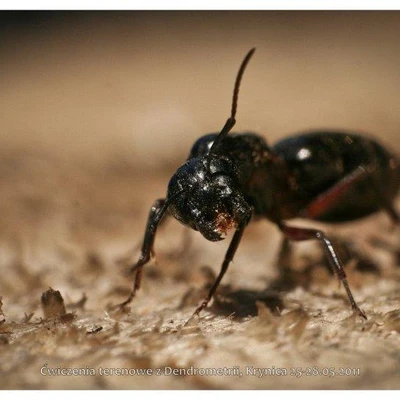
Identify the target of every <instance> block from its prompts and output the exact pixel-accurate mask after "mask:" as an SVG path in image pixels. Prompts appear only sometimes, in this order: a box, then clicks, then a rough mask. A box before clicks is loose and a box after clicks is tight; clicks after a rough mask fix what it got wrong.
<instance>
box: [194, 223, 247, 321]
mask: <svg viewBox="0 0 400 400" xmlns="http://www.w3.org/2000/svg"><path fill="white" fill-rule="evenodd" d="M249 219H250V218H249ZM249 219H248V220H249ZM248 220H246V221H244V222H242V223H241V224H240V225H239V227H238V228H237V229H236V232H235V234H234V235H233V238H232V241H231V243H230V245H229V247H228V250H227V252H226V254H225V258H224V261H223V263H222V266H221V271H220V273H219V275H218V277H217V279H216V280H215V282H214V285H213V286H212V288H211V289H210V291H209V293H208V296H207V297H206V298H205V299H204V300H203V302H202V303H201V304H200V306H199V307H197V309H196V311H195V312H194V313H193V315H192V317H191V318H193V317H194V316H195V315H198V314H200V312H201V311H202V310H203V309H204V308H206V307H207V305H208V303H209V302H210V300H211V299H212V298H213V296H214V294H215V292H216V290H217V288H218V286H219V284H220V283H221V280H222V278H223V277H224V275H225V272H226V271H227V270H228V267H229V264H230V262H231V261H232V260H233V257H234V256H235V253H236V250H237V248H238V247H239V243H240V240H241V239H242V236H243V232H244V228H245V227H246V225H247V223H248ZM191 318H190V319H191Z"/></svg>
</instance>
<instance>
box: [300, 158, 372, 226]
mask: <svg viewBox="0 0 400 400" xmlns="http://www.w3.org/2000/svg"><path fill="white" fill-rule="evenodd" d="M369 174H370V170H369V168H368V167H366V166H364V165H360V166H359V167H358V168H356V169H355V170H354V171H353V172H351V173H350V174H348V175H346V176H345V177H344V178H343V179H341V180H340V181H339V182H337V183H336V184H335V185H334V186H332V187H331V188H330V189H328V190H327V191H325V192H323V193H321V194H320V195H319V196H317V198H315V199H314V200H313V201H312V202H311V203H310V204H308V205H307V207H306V208H304V209H303V210H301V211H300V213H299V217H301V218H309V219H315V218H318V217H319V216H321V215H323V214H325V213H326V212H327V211H329V210H331V209H332V208H333V207H334V206H335V205H336V204H337V203H338V201H339V200H340V197H341V196H343V195H344V194H346V192H347V191H348V190H349V189H351V188H352V187H353V185H354V184H355V183H356V182H358V181H360V180H362V179H365V178H366V177H367V176H368V175H369Z"/></svg>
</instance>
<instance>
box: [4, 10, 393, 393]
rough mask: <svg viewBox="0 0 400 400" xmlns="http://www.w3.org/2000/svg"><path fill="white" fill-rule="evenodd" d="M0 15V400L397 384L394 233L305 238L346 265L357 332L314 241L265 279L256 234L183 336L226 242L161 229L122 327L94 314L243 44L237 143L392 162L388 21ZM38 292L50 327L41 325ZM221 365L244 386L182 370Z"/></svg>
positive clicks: (263, 242) (352, 227) (228, 84)
mask: <svg viewBox="0 0 400 400" xmlns="http://www.w3.org/2000/svg"><path fill="white" fill-rule="evenodd" d="M0 17H1V22H2V23H1V24H0V26H1V27H0V30H1V35H0V37H1V39H0V53H1V55H2V56H1V61H0V72H1V73H0V110H1V111H0V115H1V118H0V124H1V125H0V132H1V134H0V193H1V196H0V215H1V218H0V271H1V280H0V296H1V297H2V300H1V301H2V307H1V310H2V313H3V314H4V315H3V316H2V315H1V314H0V320H1V321H2V323H1V324H0V348H1V350H0V351H1V359H2V362H1V367H0V371H1V373H0V388H4V389H5V388H9V389H10V388H11V389H16V388H20V389H22V388H24V389H25V388H31V389H47V388H49V389H50V388H51V389H67V388H68V389H70V388H76V389H77V388H91V389H101V388H124V389H139V388H140V389H163V388H164V389H166V388H171V389H189V388H190V389H196V388H231V389H239V388H240V389H244V388H247V389H252V388H254V389H261V388H264V389H281V388H282V389H283V388H287V389H305V388H319V389H328V388H329V389H333V388H334V389H345V388H351V389H372V388H373V389H377V388H385V389H399V388H400V384H399V382H400V379H399V372H398V371H399V368H400V359H399V354H400V296H399V288H400V283H399V277H400V269H399V261H398V251H399V239H398V238H399V230H398V229H392V227H391V225H390V223H389V220H388V218H387V217H386V216H385V215H383V214H380V213H378V214H376V215H374V216H371V217H370V218H367V219H365V220H363V221H359V222H356V223H354V224H346V225H345V226H341V227H337V226H334V227H333V226H324V225H318V226H320V227H324V229H325V230H326V231H327V232H328V233H330V234H331V235H332V234H334V236H335V237H340V238H341V240H340V241H345V240H348V239H351V240H352V245H353V246H355V247H356V248H357V249H358V250H357V252H358V253H359V255H361V256H360V257H361V261H360V257H359V258H357V257H356V259H353V260H350V259H348V258H346V259H347V260H348V261H349V262H348V263H347V271H348V275H349V281H350V285H351V287H352V289H353V291H354V295H355V297H356V299H357V300H358V302H359V304H360V306H361V307H362V308H363V309H364V310H365V312H366V314H367V315H368V320H367V321H364V320H361V319H360V318H359V317H357V316H354V315H352V312H351V310H350V308H349V305H348V302H347V299H346V297H345V294H344V290H343V288H342V287H339V286H338V283H337V281H336V280H335V278H334V277H333V276H331V275H329V273H328V270H327V268H326V265H325V264H326V260H324V258H323V257H322V255H321V253H320V250H319V248H318V246H317V245H316V244H315V243H303V244H298V245H296V246H294V248H293V253H292V255H291V257H286V259H285V262H284V265H281V266H280V268H278V266H277V255H278V252H279V247H280V240H281V237H280V235H279V234H278V232H277V230H276V229H275V228H274V227H273V226H271V224H269V223H267V222H259V223H255V224H253V225H252V226H251V227H249V229H248V231H247V232H246V234H245V238H244V240H243V243H242V245H241V246H240V248H239V251H238V253H237V255H236V257H235V260H234V263H233V264H232V265H231V267H230V269H229V271H228V273H227V275H226V277H225V278H224V281H223V284H222V286H221V290H220V292H219V296H218V297H217V299H216V301H215V302H214V304H213V306H212V307H210V308H209V309H207V310H205V311H204V312H203V314H202V315H201V318H200V319H199V320H194V321H191V322H190V323H189V324H188V325H186V326H183V324H184V322H185V321H187V320H188V318H189V317H190V315H191V313H192V312H193V310H194V309H195V307H196V305H197V304H198V303H199V301H200V299H201V298H202V297H203V296H204V294H205V293H206V290H207V287H208V285H209V282H210V280H211V279H212V275H213V272H212V271H214V273H216V272H217V271H218V269H219V266H220V263H221V261H222V259H223V255H224V252H225V250H226V247H227V245H228V243H227V241H223V242H220V243H208V242H206V241H205V239H203V238H202V237H201V236H200V235H199V234H197V233H196V232H188V231H186V230H185V229H184V228H183V227H182V226H181V225H179V224H178V223H177V222H175V221H172V220H171V221H169V222H167V223H166V224H165V226H163V227H161V228H160V231H159V234H158V236H157V240H156V251H157V265H156V264H155V263H154V262H152V263H151V264H149V265H148V266H147V267H146V269H145V274H144V279H143V286H142V289H141V291H140V293H139V295H138V297H137V298H136V299H135V301H134V302H133V303H132V306H131V311H130V312H127V313H120V312H115V311H110V305H113V304H116V303H118V302H120V301H122V300H123V299H124V298H125V296H127V294H128V292H129V289H130V285H131V281H130V279H129V278H126V277H124V275H123V271H124V266H123V265H121V264H120V263H118V260H119V259H121V257H124V256H127V255H130V254H131V255H132V261H134V260H135V259H136V258H137V257H138V250H139V247H140V244H141V241H142V237H143V233H144V227H145V223H146V218H147V214H148V210H149V208H150V206H151V204H152V202H153V200H154V199H156V198H159V197H163V196H164V194H165V189H166V185H167V183H168V180H169V178H170V176H171V175H172V174H173V172H174V170H175V169H176V168H177V167H178V166H179V165H180V164H181V163H182V162H183V160H184V159H185V157H186V156H187V153H188V151H189V149H190V146H191V144H192V143H193V142H194V141H195V140H196V138H198V137H199V136H200V135H202V134H204V133H208V132H212V131H218V130H219V129H220V128H221V127H222V125H223V123H224V121H225V120H226V118H227V117H228V112H229V109H230V101H231V93H232V86H233V81H234V77H235V74H236V71H237V68H238V66H239V63H240V61H241V60H242V57H243V56H244V54H245V53H246V52H247V50H249V49H250V48H251V47H253V46H256V47H257V52H256V54H255V56H254V59H253V60H252V61H251V64H250V65H249V67H248V70H247V71H246V75H245V77H244V80H243V84H242V88H241V93H240V99H239V109H238V116H237V120H238V122H237V130H238V131H240V130H246V129H250V130H252V131H256V132H259V133H260V134H262V135H264V136H265V137H266V138H267V139H268V140H269V141H270V142H271V143H272V142H274V141H276V140H278V139H279V138H281V137H284V136H286V135H289V134H292V133H295V132H299V131H302V130H307V129H310V128H323V127H327V128H344V129H349V130H355V131H362V132H367V133H369V134H371V135H373V136H376V137H377V138H378V139H379V140H381V141H382V142H383V143H385V144H386V145H387V146H388V147H389V148H390V149H392V150H393V151H397V152H398V151H400V144H399V142H398V137H399V136H398V129H399V126H400V91H399V88H400V73H399V68H398V65H399V62H400V43H399V41H398V37H399V34H400V14H399V13H395V12H386V13H376V12H368V13H354V12H353V13H346V12H334V13H333V12H309V13H307V12H302V13H288V12H246V13H242V12H215V13H210V12H194V13H188V12H157V13H155V12H140V13H139V12H129V13H128V12H125V13H70V14H66V13H61V14H52V13H49V14H46V13H41V14H36V15H32V14H24V15H21V14H19V15H15V14H14V15H12V16H10V14H0ZM397 206H398V207H399V206H400V204H397ZM298 223H299V224H300V223H301V224H305V225H307V226H311V224H309V223H306V222H304V221H299V222H298ZM313 226H316V225H315V224H313ZM357 260H358V261H357ZM49 287H52V288H53V289H55V290H59V291H60V292H61V295H62V296H63V298H64V301H65V304H66V309H67V313H68V314H67V315H66V316H64V317H55V318H47V319H45V318H44V311H43V309H42V307H41V304H40V298H41V295H42V293H43V292H45V291H46V290H48V288H49ZM85 299H86V300H85ZM165 367H166V368H165ZM190 367H193V369H190ZM223 367H227V368H233V367H238V368H236V369H232V370H230V371H231V372H232V371H233V372H232V373H236V372H240V373H241V374H242V375H241V376H238V375H232V374H231V375H226V374H225V375H220V376H219V375H218V373H217V372H216V371H211V372H210V370H204V369H200V370H197V374H190V371H192V372H193V371H194V369H195V368H223ZM57 368H58V369H57ZM68 368H81V369H80V370H75V372H76V371H78V372H77V375H76V376H64V375H63V374H67V373H68V372H72V371H73V370H69V369H68ZM101 368H102V369H101ZM104 368H116V369H115V370H114V375H113V376H106V375H105V373H104ZM122 368H126V369H127V370H128V371H129V372H130V375H129V376H116V374H117V372H119V373H123V371H124V370H122ZM158 368H160V370H158ZM171 368H183V369H184V370H179V373H178V374H177V375H174V374H172V373H171V371H172V370H171ZM254 368H270V371H269V372H271V373H273V372H274V373H275V375H274V376H263V377H259V375H258V374H257V373H256V372H255V370H254ZM278 368H281V370H280V371H281V372H282V371H284V370H282V369H286V372H287V373H288V375H289V376H277V370H278ZM144 369H147V370H148V371H147V373H150V374H151V376H147V375H141V374H142V373H143V370H144ZM61 371H64V372H61ZM85 371H86V373H85ZM102 371H103V372H102ZM121 371H122V372H121ZM183 371H186V372H187V375H183ZM205 371H206V372H207V371H208V372H209V374H208V375H205V374H204V373H205ZM222 371H223V370H222ZM226 371H227V370H225V372H222V374H224V373H226ZM301 371H302V376H301V377H300V374H301V373H300V372H301ZM158 372H161V375H160V376H159V375H157V373H158ZM253 373H254V374H255V375H253ZM52 374H53V375H52ZM90 374H92V375H90ZM291 374H292V376H290V375H291ZM293 374H294V376H293ZM296 375H297V376H296ZM333 375H334V376H333Z"/></svg>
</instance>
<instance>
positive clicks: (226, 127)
mask: <svg viewBox="0 0 400 400" xmlns="http://www.w3.org/2000/svg"><path fill="white" fill-rule="evenodd" d="M255 51H256V48H255V47H253V48H252V49H251V50H250V51H249V52H248V53H247V55H246V57H245V58H244V59H243V61H242V64H241V65H240V68H239V71H238V73H237V76H236V81H235V87H234V89H233V97H232V108H231V116H230V117H229V118H228V119H227V121H226V122H225V125H224V127H223V128H222V130H221V132H220V133H219V135H218V136H217V138H216V139H215V141H214V143H213V145H212V146H211V149H210V151H209V153H208V154H211V153H212V152H215V150H216V149H217V147H218V146H219V145H220V144H221V142H222V141H223V140H224V139H225V137H226V135H227V134H228V133H229V132H230V131H231V129H232V128H233V127H234V125H235V123H236V119H235V116H236V110H237V103H238V96H239V87H240V82H241V80H242V76H243V73H244V71H245V69H246V67H247V64H248V63H249V61H250V59H251V57H252V56H253V54H254V52H255Z"/></svg>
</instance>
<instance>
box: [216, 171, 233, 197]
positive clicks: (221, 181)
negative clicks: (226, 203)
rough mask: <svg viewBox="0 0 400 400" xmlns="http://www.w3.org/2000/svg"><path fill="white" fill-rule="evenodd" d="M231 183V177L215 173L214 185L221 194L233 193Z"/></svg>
mask: <svg viewBox="0 0 400 400" xmlns="http://www.w3.org/2000/svg"><path fill="white" fill-rule="evenodd" d="M230 183H231V182H230V179H229V178H228V177H227V176H226V175H222V174H219V173H218V174H215V175H213V185H214V187H215V188H216V189H217V191H218V194H219V195H220V196H229V195H231V194H232V189H231V187H230Z"/></svg>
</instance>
